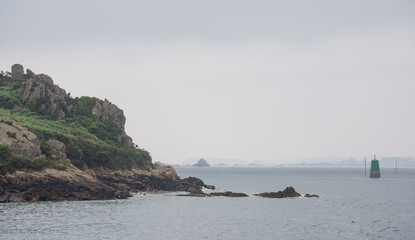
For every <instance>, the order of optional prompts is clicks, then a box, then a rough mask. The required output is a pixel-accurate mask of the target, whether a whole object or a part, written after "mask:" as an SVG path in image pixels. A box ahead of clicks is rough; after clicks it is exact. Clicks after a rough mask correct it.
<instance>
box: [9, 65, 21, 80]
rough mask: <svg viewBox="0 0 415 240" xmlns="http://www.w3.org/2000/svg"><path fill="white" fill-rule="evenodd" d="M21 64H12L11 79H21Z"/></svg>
mask: <svg viewBox="0 0 415 240" xmlns="http://www.w3.org/2000/svg"><path fill="white" fill-rule="evenodd" d="M23 74H24V70H23V66H22V65H20V64H14V65H13V66H12V79H13V80H22V79H23Z"/></svg>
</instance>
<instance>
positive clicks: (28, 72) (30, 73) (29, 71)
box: [26, 69, 36, 79]
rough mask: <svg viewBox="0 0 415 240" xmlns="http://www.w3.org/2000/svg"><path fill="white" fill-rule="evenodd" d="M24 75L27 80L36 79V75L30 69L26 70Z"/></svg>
mask: <svg viewBox="0 0 415 240" xmlns="http://www.w3.org/2000/svg"><path fill="white" fill-rule="evenodd" d="M26 74H27V76H28V77H29V78H33V79H35V78H36V74H35V73H34V72H33V71H32V70H30V69H26Z"/></svg>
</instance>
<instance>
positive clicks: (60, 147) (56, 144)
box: [46, 139, 66, 158]
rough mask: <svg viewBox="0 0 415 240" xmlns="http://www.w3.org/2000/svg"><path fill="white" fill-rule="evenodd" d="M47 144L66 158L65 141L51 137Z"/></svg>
mask: <svg viewBox="0 0 415 240" xmlns="http://www.w3.org/2000/svg"><path fill="white" fill-rule="evenodd" d="M46 144H47V145H49V146H50V147H51V148H52V149H53V150H55V151H56V152H58V153H59V155H60V156H62V157H64V158H66V145H65V143H63V142H60V141H58V140H55V139H49V140H48V141H47V142H46Z"/></svg>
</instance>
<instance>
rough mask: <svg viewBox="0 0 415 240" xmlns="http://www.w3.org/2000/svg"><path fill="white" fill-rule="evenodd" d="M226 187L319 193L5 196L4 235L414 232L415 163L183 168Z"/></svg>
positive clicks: (364, 235)
mask: <svg viewBox="0 0 415 240" xmlns="http://www.w3.org/2000/svg"><path fill="white" fill-rule="evenodd" d="M176 170H177V172H178V173H179V175H180V176H181V177H187V176H196V177H200V178H201V179H203V180H204V181H205V183H207V184H213V185H216V186H217V187H218V188H219V190H232V191H239V192H245V193H248V194H251V195H252V194H254V193H260V192H264V191H276V190H283V189H284V188H285V187H287V186H293V187H294V188H295V189H296V190H297V192H299V193H301V194H305V193H315V194H318V195H320V198H293V199H265V198H260V197H254V196H251V197H249V198H226V197H215V198H191V197H176V196H172V194H147V195H137V196H135V197H133V198H130V199H127V200H114V201H84V202H38V203H24V204H0V239H415V169H400V171H399V172H398V173H397V174H396V173H395V172H394V170H393V169H381V170H382V178H380V179H369V178H368V177H365V176H364V172H363V171H362V169H357V168H177V169H176Z"/></svg>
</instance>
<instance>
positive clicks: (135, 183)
mask: <svg viewBox="0 0 415 240" xmlns="http://www.w3.org/2000/svg"><path fill="white" fill-rule="evenodd" d="M206 186H209V185H205V184H204V182H203V181H202V180H200V179H198V178H195V177H189V178H185V179H180V177H179V176H177V173H176V171H175V170H174V169H173V168H172V167H163V168H161V169H150V170H131V171H109V170H104V169H95V170H86V171H82V170H80V169H78V168H76V167H75V166H73V165H70V166H69V167H68V168H67V169H66V170H65V171H62V170H56V169H44V170H42V171H35V172H23V171H16V172H14V173H9V174H6V175H0V203H8V202H35V201H63V200H111V199H126V198H128V197H131V196H133V193H134V192H142V191H146V192H151V191H172V192H173V191H188V192H191V191H198V190H200V191H201V189H202V187H206Z"/></svg>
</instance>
